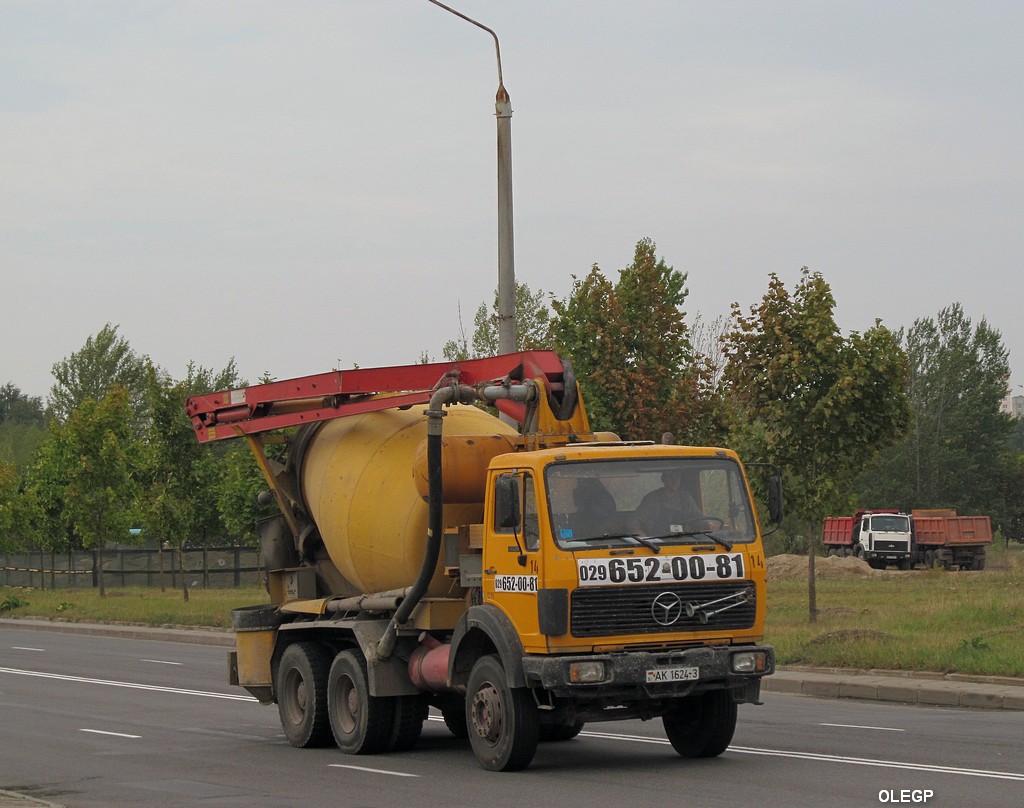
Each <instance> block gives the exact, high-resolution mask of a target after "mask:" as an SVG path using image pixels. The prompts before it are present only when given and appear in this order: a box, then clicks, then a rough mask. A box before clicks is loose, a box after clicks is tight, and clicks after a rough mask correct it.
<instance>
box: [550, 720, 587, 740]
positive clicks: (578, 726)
mask: <svg viewBox="0 0 1024 808" xmlns="http://www.w3.org/2000/svg"><path fill="white" fill-rule="evenodd" d="M583 727H584V724H583V722H582V721H577V722H575V723H572V724H541V726H540V740H541V741H550V742H552V743H554V742H557V741H571V740H572V739H573V738H575V737H576V736H577V735H579V734H580V733H581V732H582V731H583Z"/></svg>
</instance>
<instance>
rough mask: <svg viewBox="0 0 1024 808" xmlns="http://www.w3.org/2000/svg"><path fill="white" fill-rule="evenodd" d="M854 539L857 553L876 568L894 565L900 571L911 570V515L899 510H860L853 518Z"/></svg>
mask: <svg viewBox="0 0 1024 808" xmlns="http://www.w3.org/2000/svg"><path fill="white" fill-rule="evenodd" d="M853 542H854V553H855V555H857V556H859V557H861V558H863V559H864V560H865V561H867V562H868V564H870V565H871V567H873V568H874V569H883V568H884V567H885V566H886V565H888V564H895V565H896V566H898V567H899V569H901V570H907V569H910V564H911V531H910V516H909V515H908V514H905V513H898V512H896V511H886V512H859V513H858V514H857V516H856V517H855V519H854V525H853Z"/></svg>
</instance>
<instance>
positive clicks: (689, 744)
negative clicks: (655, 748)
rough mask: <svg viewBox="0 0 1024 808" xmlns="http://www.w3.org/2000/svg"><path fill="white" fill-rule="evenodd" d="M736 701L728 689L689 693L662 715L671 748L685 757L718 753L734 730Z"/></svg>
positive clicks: (721, 750) (725, 745)
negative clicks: (696, 693) (694, 694)
mask: <svg viewBox="0 0 1024 808" xmlns="http://www.w3.org/2000/svg"><path fill="white" fill-rule="evenodd" d="M736 714H737V711H736V702H735V701H733V700H732V695H731V694H730V693H729V691H727V690H716V691H713V692H710V693H701V694H700V695H698V696H689V697H687V698H685V699H682V700H681V702H680V704H679V705H678V706H677V707H675V708H674V709H673V710H671V711H670V712H668V713H666V714H665V715H664V716H662V719H661V721H662V723H663V724H664V725H665V734H666V735H668V740H669V742H670V743H671V744H672V748H673V749H675V750H676V752H678V753H679V754H680V755H681V756H682V757H685V758H704V757H717V756H718V755H720V754H722V752H724V751H725V750H726V749H728V748H729V743H730V742H731V741H732V735H733V732H735V731H736Z"/></svg>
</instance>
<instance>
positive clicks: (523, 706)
mask: <svg viewBox="0 0 1024 808" xmlns="http://www.w3.org/2000/svg"><path fill="white" fill-rule="evenodd" d="M466 727H467V730H468V732H469V742H470V744H471V745H472V747H473V752H474V754H476V758H477V760H478V761H480V765H481V766H483V767H484V768H485V769H487V770H488V771H492V772H511V771H519V770H520V769H525V768H526V767H527V766H529V765H530V761H532V760H533V756H534V754H536V752H537V741H538V738H539V732H540V723H539V719H538V717H537V706H536V704H534V702H533V697H532V696H531V694H530V691H529V690H527V689H526V688H516V687H509V685H508V682H507V680H506V677H505V669H504V668H503V667H502V666H501V662H500V661H499V659H498V657H496V656H493V655H491V656H484V657H480V659H478V660H477V661H476V664H475V665H473V670H472V671H470V674H469V683H468V686H467V689H466Z"/></svg>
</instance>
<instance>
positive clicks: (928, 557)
mask: <svg viewBox="0 0 1024 808" xmlns="http://www.w3.org/2000/svg"><path fill="white" fill-rule="evenodd" d="M924 566H925V569H929V570H933V569H935V551H934V550H925V551H924Z"/></svg>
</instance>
